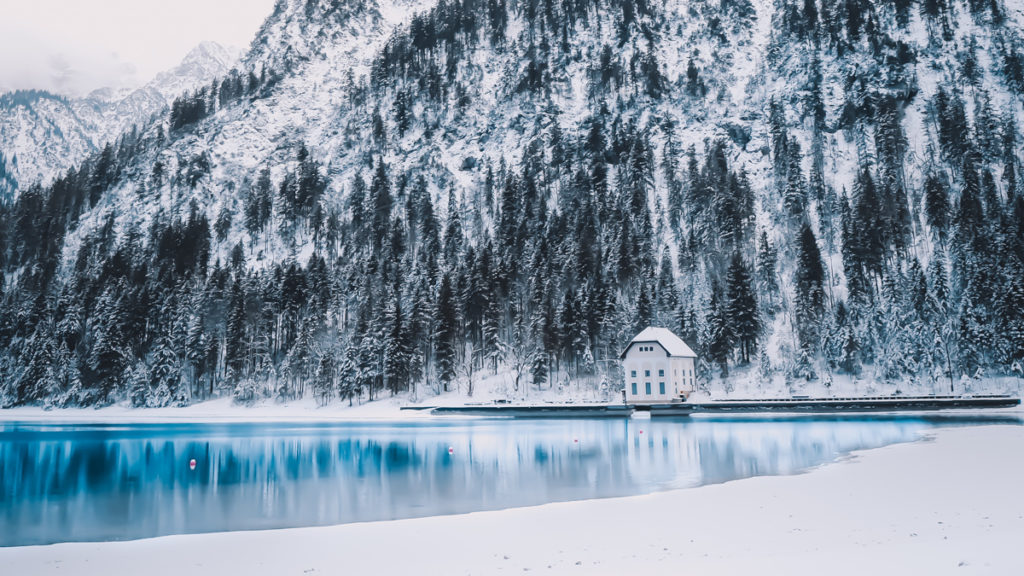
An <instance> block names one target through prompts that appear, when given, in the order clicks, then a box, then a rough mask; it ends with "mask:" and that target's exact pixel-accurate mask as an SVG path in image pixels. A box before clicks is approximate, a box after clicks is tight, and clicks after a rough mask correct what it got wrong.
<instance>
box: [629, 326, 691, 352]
mask: <svg viewBox="0 0 1024 576" xmlns="http://www.w3.org/2000/svg"><path fill="white" fill-rule="evenodd" d="M638 342H654V343H657V344H659V345H661V347H662V348H664V349H665V351H666V352H668V355H669V356H680V357H683V358H696V357H697V355H696V354H694V352H693V350H692V349H691V348H690V347H689V346H687V345H686V342H683V339H682V338H680V337H679V336H676V335H675V334H673V333H672V331H671V330H669V329H668V328H656V327H654V326H648V327H647V328H644V329H643V331H642V332H640V333H639V334H637V335H636V336H634V337H633V340H631V341H630V343H629V346H626V349H625V350H623V351H622V354H621V355H620V356H619V358H625V357H626V352H628V351H629V348H630V347H631V346H632V345H633V344H636V343H638Z"/></svg>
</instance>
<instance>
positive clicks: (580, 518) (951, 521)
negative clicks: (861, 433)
mask: <svg viewBox="0 0 1024 576" xmlns="http://www.w3.org/2000/svg"><path fill="white" fill-rule="evenodd" d="M979 447H983V449H979ZM1022 453H1024V427H1021V426H986V427H977V428H956V429H944V430H940V431H937V432H935V433H934V434H931V435H929V437H928V438H927V441H923V442H916V443H911V444H901V445H895V446H889V447H886V448H881V449H878V450H871V451H866V452H859V453H855V454H854V455H852V456H851V457H849V458H846V459H844V460H843V461H841V462H839V463H836V464H832V465H827V466H823V467H821V468H818V469H816V470H814V471H812V472H811V473H809V474H804V475H800V476H790V477H759V478H751V479H747V480H740V481H736V482H730V483H726V484H721V485H714V486H705V487H701V488H693V489H687V490H678V491H673V492H663V493H658V494H651V495H647V496H635V497H628V498H616V499H608V500H590V501H582V502H569V503H559V504H548V505H544V506H539V507H533V508H520V509H512V510H503V511H496V512H482V513H476V514H468V515H462V516H444V517H434V518H422V519H415V520H400V521H392V522H373V523H366V524H348V525H342V526H333V527H327V528H300V529H290V530H272V531H263V532H229V533H219V534H205V535H187V536H170V537H164V538H156V539H152V540H139V541H132V542H109V543H100V544H81V543H76V544H58V545H54V546H36V547H23V548H0V566H4V573H5V574H17V575H28V574H32V575H46V574H80V575H102V576H116V575H118V574H133V575H134V574H138V573H139V572H140V570H143V569H144V570H145V573H146V574H147V576H160V575H165V574H166V575H175V576H177V575H180V574H213V575H217V576H222V575H224V574H246V575H247V576H260V575H264V574H266V575H275V576H277V575H282V574H444V575H454V574H511V573H515V574H522V573H525V572H530V573H537V572H539V573H543V574H616V575H622V574H645V575H650V574H673V575H676V574H702V575H708V574H788V575H800V574H808V575H815V576H817V575H819V574H830V575H834V574H838V575H841V574H856V575H862V574H929V575H938V574H1007V575H1009V574H1024V555H1021V553H1020V544H1021V543H1022V542H1024V499H1022V498H1021V486H1024V458H1022V457H1021V454H1022Z"/></svg>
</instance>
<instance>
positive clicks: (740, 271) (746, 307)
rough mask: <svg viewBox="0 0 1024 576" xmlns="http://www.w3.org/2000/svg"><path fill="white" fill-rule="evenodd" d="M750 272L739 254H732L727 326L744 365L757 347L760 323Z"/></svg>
mask: <svg viewBox="0 0 1024 576" xmlns="http://www.w3.org/2000/svg"><path fill="white" fill-rule="evenodd" d="M750 276H751V275H750V270H749V269H748V268H747V264H746V263H745V262H744V261H743V257H742V256H740V253H739V252H734V253H733V256H732V261H731V262H730V264H729V276H728V281H727V282H728V284H727V286H728V295H729V302H728V307H727V315H728V318H729V326H730V330H731V332H732V334H733V335H734V337H735V340H736V344H738V345H739V347H740V358H741V360H742V362H743V363H744V364H746V363H749V362H750V357H751V355H752V354H753V353H754V351H755V350H756V347H757V339H758V336H759V335H760V332H761V321H760V317H759V315H758V311H757V298H756V297H755V296H754V286H753V282H752V281H751V277H750Z"/></svg>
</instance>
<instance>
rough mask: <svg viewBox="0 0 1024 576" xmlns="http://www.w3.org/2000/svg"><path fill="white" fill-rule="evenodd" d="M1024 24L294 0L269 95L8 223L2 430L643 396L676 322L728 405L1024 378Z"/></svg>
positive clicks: (597, 4) (753, 5)
mask: <svg viewBox="0 0 1024 576" xmlns="http://www.w3.org/2000/svg"><path fill="white" fill-rule="evenodd" d="M199 17H201V15H200V16H199ZM1022 30H1024V6H1021V5H1020V4H1019V3H1014V2H1006V1H1005V0H986V1H981V0H968V1H966V2H961V1H959V0H952V1H947V0H922V1H914V0H708V1H700V0H697V1H682V0H663V1H662V0H569V1H565V2H552V1H550V0H548V1H544V0H458V1H454V2H452V1H447V0H441V1H440V2H426V1H425V0H379V2H378V1H374V0H361V1H354V2H351V1H341V0H281V1H280V2H279V3H278V5H277V7H276V9H275V11H274V13H273V14H272V15H271V16H270V17H269V18H268V20H267V21H266V23H265V24H264V26H263V27H262V29H261V30H260V32H259V34H258V35H257V37H256V39H255V40H254V42H253V44H252V47H251V49H250V52H249V54H248V55H247V56H246V57H245V58H244V59H243V60H242V63H241V64H240V65H239V68H238V69H236V70H235V71H233V72H232V73H230V74H228V75H227V76H225V77H223V78H221V79H219V80H217V81H215V82H213V83H212V84H211V85H209V86H207V87H206V88H203V89H199V90H197V91H193V92H190V93H188V94H185V95H183V96H182V97H180V98H178V99H177V100H176V101H175V102H174V105H173V106H172V107H171V109H170V110H169V111H168V112H167V113H166V114H164V115H163V116H161V117H160V118H158V119H157V120H156V121H154V122H151V123H148V124H146V125H143V126H138V127H137V128H136V129H135V130H133V131H131V132H130V133H128V134H126V135H124V136H123V137H121V138H119V139H118V140H117V141H116V142H115V143H113V144H112V145H110V146H107V147H106V148H105V149H103V150H102V152H100V153H98V154H96V155H94V156H93V157H91V158H90V159H89V160H87V161H86V162H84V163H83V164H81V165H80V166H79V167H78V168H76V169H72V170H70V171H69V172H68V173H67V174H66V175H65V176H63V177H61V178H59V179H58V180H57V181H55V182H54V183H53V184H52V185H51V186H49V187H46V188H43V187H40V186H32V187H22V189H20V190H18V191H17V193H16V194H15V195H14V198H13V199H12V200H11V201H10V202H8V203H7V204H4V205H2V206H0V247H2V250H0V267H2V270H3V272H4V274H3V276H0V282H2V283H0V290H2V292H0V298H2V305H0V350H2V352H0V406H13V405H23V404H41V405H46V406H79V405H103V404H109V403H112V402H118V401H128V402H130V403H131V404H132V405H135V406H167V405H186V404H189V403H192V402H195V401H198V400H201V399H205V398H210V397H213V396H224V395H233V396H234V398H235V399H236V400H237V401H238V402H239V403H243V404H247V403H253V402H256V401H259V400H261V399H265V398H275V399H284V400H286V399H294V398H299V397H315V398H316V399H317V400H318V401H319V402H321V403H325V404H326V403H330V402H351V401H353V400H354V399H358V400H359V401H366V400H372V399H374V398H378V397H380V396H381V395H390V394H398V393H404V392H406V391H410V390H416V394H417V395H418V396H424V395H430V394H434V393H437V392H440V391H443V390H447V389H449V388H450V387H452V386H453V385H454V383H455V382H457V381H460V382H462V383H463V384H462V389H463V390H465V389H466V383H468V382H471V381H472V379H473V378H478V377H479V376H480V375H486V374H495V373H505V374H507V375H508V379H509V382H511V383H512V387H513V388H515V389H516V390H518V389H520V388H525V387H532V388H533V389H538V388H540V389H544V388H547V387H549V386H552V385H553V383H554V382H556V381H561V380H563V379H565V378H569V379H573V380H579V381H583V382H587V383H590V384H589V385H594V386H597V384H598V383H599V382H602V381H604V382H606V383H610V384H611V385H612V386H613V387H614V386H620V385H621V382H620V379H621V377H620V374H619V373H618V364H617V361H616V360H617V358H618V354H619V352H620V351H621V349H622V347H623V346H624V344H625V343H626V342H628V340H629V339H630V338H631V337H632V336H633V335H634V334H635V333H636V332H637V331H639V330H640V329H641V328H643V327H645V326H648V325H660V326H665V327H669V328H671V329H672V330H674V331H675V332H676V333H677V334H679V335H680V336H681V337H683V338H684V340H686V342H687V343H689V344H690V346H691V347H693V348H694V350H696V351H697V352H698V354H699V355H700V356H701V359H702V364H701V369H700V370H699V376H700V381H701V385H702V387H704V388H709V389H712V390H716V389H729V388H730V387H731V386H733V383H734V382H735V381H736V380H737V379H738V378H743V379H745V381H762V382H774V381H779V382H785V383H787V385H795V384H796V383H800V382H816V383H819V384H823V385H829V384H830V383H831V382H833V381H836V380H838V379H841V378H842V379H850V378H857V379H859V380H861V381H865V382H878V383H885V382H891V383H897V384H900V383H905V384H906V385H908V386H913V385H921V386H926V387H927V386H931V387H935V389H937V390H940V391H942V390H945V391H949V390H950V386H953V385H954V383H956V382H960V381H962V380H964V379H966V380H974V381H977V382H980V383H983V382H984V381H985V379H987V378H992V377H997V376H1005V375H1013V373H1014V370H1015V366H1017V368H1016V369H1017V370H1019V363H1020V362H1021V361H1022V359H1024V183H1022V182H1020V178H1021V176H1020V169H1021V161H1022V157H1021V150H1022V144H1021V142H1022V140H1021V138H1022V132H1021V119H1022V118H1024V109H1022V102H1024V100H1022V98H1024V41H1022ZM0 167H2V163H0ZM2 174H3V173H2V172H0V177H2ZM470 390H471V389H470Z"/></svg>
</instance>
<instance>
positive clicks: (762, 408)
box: [650, 395, 1020, 417]
mask: <svg viewBox="0 0 1024 576" xmlns="http://www.w3.org/2000/svg"><path fill="white" fill-rule="evenodd" d="M1019 404H1020V398H1013V397H1011V396H996V395H988V396H903V397H900V396H873V397H851V398H780V399H763V400H720V401H712V402H700V403H683V402H681V403H676V404H655V405H652V406H650V412H651V416H652V417H655V416H689V415H691V414H751V413H763V412H799V413H812V414H813V413H817V414H836V413H847V412H906V411H933V410H954V409H979V408H1012V407H1014V406H1018V405H1019Z"/></svg>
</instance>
